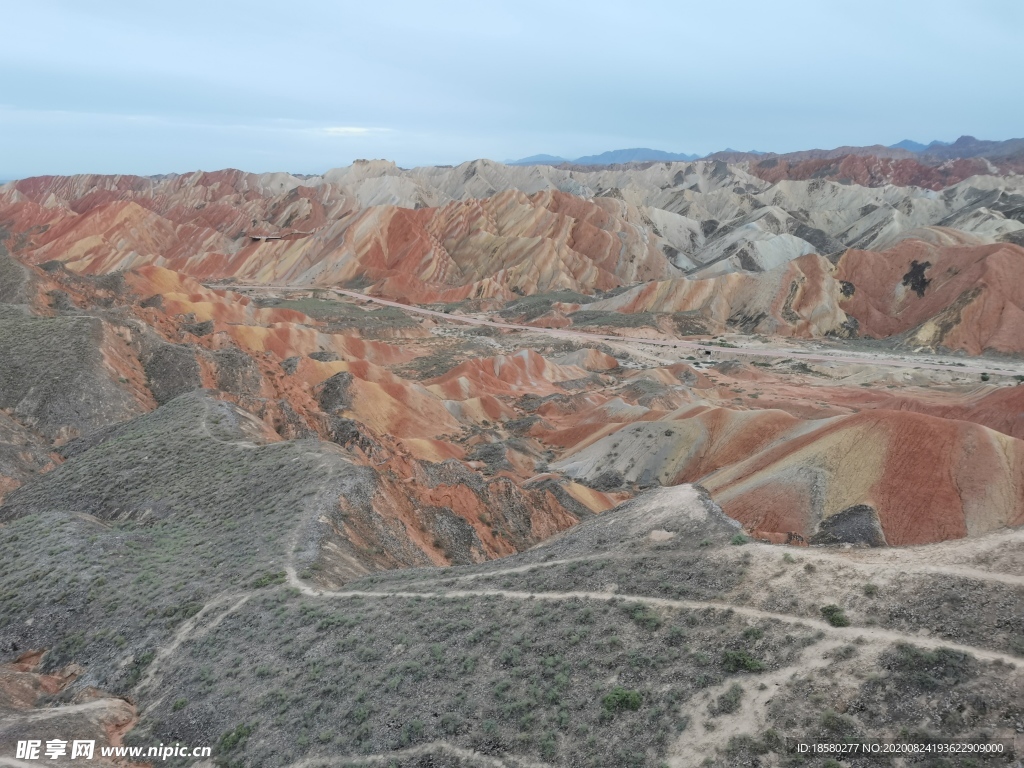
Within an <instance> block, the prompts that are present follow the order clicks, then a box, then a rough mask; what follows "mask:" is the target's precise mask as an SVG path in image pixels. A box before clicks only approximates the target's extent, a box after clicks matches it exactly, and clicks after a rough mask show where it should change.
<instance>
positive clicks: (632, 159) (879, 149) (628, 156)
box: [506, 136, 1024, 166]
mask: <svg viewBox="0 0 1024 768" xmlns="http://www.w3.org/2000/svg"><path fill="white" fill-rule="evenodd" d="M1022 151H1024V139H1008V140H1006V141H986V140H983V139H976V138H974V137H973V136H961V137H960V138H959V139H957V140H956V141H954V142H949V141H931V142H929V143H928V144H922V143H921V142H919V141H914V140H912V139H904V140H903V141H901V142H899V143H897V144H891V145H889V146H888V147H886V146H882V145H875V146H870V147H839V148H837V149H832V150H820V149H812V150H805V151H802V152H790V153H786V154H782V155H776V154H775V153H772V152H759V151H757V150H753V149H752V150H748V151H746V152H743V151H738V150H734V149H723V150H721V151H719V152H713V153H712V154H710V155H696V154H686V153H685V152H665V151H663V150H660V149H650V148H647V147H637V148H633V149H613V150H611V151H609V152H602V153H601V154H599V155H585V156H583V157H577V158H576V159H571V158H566V157H561V156H558V155H545V154H541V155H531V156H530V157H524V158H522V159H520V160H507V161H506V165H553V166H557V165H601V166H603V165H622V164H626V163H650V162H690V161H693V160H724V161H725V162H741V161H744V160H751V161H753V160H755V159H759V158H768V157H782V158H792V159H794V160H796V159H800V160H806V159H823V158H836V157H842V156H846V155H873V156H876V157H892V158H898V157H904V158H908V157H910V156H911V155H918V156H920V157H921V158H922V162H934V163H939V162H942V161H944V160H951V159H955V158H972V157H992V158H994V157H1009V156H1011V155H1016V154H1018V153H1020V152H1022ZM906 153H910V154H909V155H908V154H906Z"/></svg>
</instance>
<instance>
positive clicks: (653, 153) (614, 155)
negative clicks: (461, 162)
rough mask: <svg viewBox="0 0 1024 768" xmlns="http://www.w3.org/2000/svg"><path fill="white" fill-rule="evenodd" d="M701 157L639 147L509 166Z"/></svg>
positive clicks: (548, 157)
mask: <svg viewBox="0 0 1024 768" xmlns="http://www.w3.org/2000/svg"><path fill="white" fill-rule="evenodd" d="M700 158H701V155H688V154H686V153H684V152H665V151H663V150H660V149H647V148H646V147H637V148H634V149H613V150H611V151H609V152H602V153H601V154H600V155H586V156H584V157H577V158H576V159H575V160H570V159H569V158H565V157H557V156H555V155H533V156H531V157H524V158H522V159H521V160H510V161H508V163H507V165H561V164H563V163H568V164H570V165H618V164H621V163H648V162H668V163H688V162H690V161H691V160H699V159H700Z"/></svg>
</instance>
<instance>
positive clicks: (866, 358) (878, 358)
mask: <svg viewBox="0 0 1024 768" xmlns="http://www.w3.org/2000/svg"><path fill="white" fill-rule="evenodd" d="M206 287H208V288H212V289H216V290H230V291H245V290H265V291H280V292H285V291H301V292H308V291H328V292H330V293H334V294H337V295H339V296H346V297H348V298H350V299H356V300H358V301H368V302H373V303H375V304H380V305H382V306H385V307H393V308H395V309H400V310H402V311H404V312H412V313H414V314H418V315H426V316H428V317H435V318H439V319H442V320H445V321H447V322H452V323H465V324H467V325H482V326H487V327H489V328H500V329H504V330H508V331H529V332H531V333H539V334H541V335H544V336H552V337H555V338H561V339H566V338H570V339H571V338H575V339H580V340H583V341H589V342H609V341H611V342H620V343H626V344H649V345H652V346H656V347H668V348H672V349H682V350H691V351H693V350H696V351H701V352H712V353H714V352H719V353H722V352H724V353H727V354H730V355H745V356H748V357H769V358H793V359H798V360H810V361H813V362H819V363H853V364H856V365H877V366H883V367H887V368H927V369H929V370H935V371H950V372H953V373H978V374H980V373H999V374H1002V375H1013V374H1016V373H1021V372H1022V371H1024V366H1016V367H1007V366H1006V364H1005V362H996V361H986V362H988V365H986V366H985V367H979V366H976V365H966V364H957V365H954V364H946V363H936V362H929V361H926V360H917V359H909V360H908V359H906V358H908V357H910V358H912V357H913V355H912V354H911V353H906V354H904V355H903V356H902V359H901V358H900V357H895V356H888V355H880V354H878V353H873V354H872V353H864V354H863V355H851V354H845V355H829V354H823V353H814V352H799V351H796V350H792V349H779V348H777V347H764V348H757V349H748V348H744V347H721V346H719V345H717V344H702V343H701V342H699V341H683V340H680V339H648V338H644V337H642V336H624V335H605V334H598V333H587V332H586V331H575V330H572V329H569V328H546V327H544V326H536V325H518V324H516V323H502V322H499V321H496V320H486V319H484V318H481V317H472V316H469V315H450V314H447V313H445V312H440V311H438V310H435V309H426V308H424V307H417V306H415V305H412V304H403V303H402V302H399V301H391V300H390V299H382V298H379V297H377V296H370V295H368V294H365V293H359V292H358V291H349V290H345V289H343V288H331V287H327V286H320V285H305V286H296V285H261V284H258V283H247V284H231V285H218V284H215V283H211V284H208V285H207V286H206Z"/></svg>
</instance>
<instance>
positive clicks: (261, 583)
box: [252, 571, 286, 589]
mask: <svg viewBox="0 0 1024 768" xmlns="http://www.w3.org/2000/svg"><path fill="white" fill-rule="evenodd" d="M285 578H286V576H285V572H284V571H277V572H276V573H265V574H263V575H262V576H260V577H259V578H258V579H256V580H255V581H254V582H253V583H252V586H253V589H261V588H263V587H270V586H273V585H275V584H284V581H285Z"/></svg>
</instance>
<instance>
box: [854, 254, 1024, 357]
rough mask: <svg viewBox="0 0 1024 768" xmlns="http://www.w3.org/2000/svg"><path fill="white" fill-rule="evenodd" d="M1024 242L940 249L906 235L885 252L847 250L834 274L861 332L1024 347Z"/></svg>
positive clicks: (916, 340) (957, 345)
mask: <svg viewBox="0 0 1024 768" xmlns="http://www.w3.org/2000/svg"><path fill="white" fill-rule="evenodd" d="M1022 275H1024V248H1022V247H1021V246H1018V245H1012V244H1009V243H997V244H994V245H980V246H951V247H938V246H934V245H930V244H928V243H926V242H924V241H921V240H906V241H904V242H901V243H900V244H899V245H897V246H896V247H894V248H891V249H890V250H888V251H883V252H881V253H875V252H872V251H857V250H850V251H847V252H846V253H845V254H844V255H843V257H842V258H841V259H840V260H839V263H838V265H837V267H836V273H835V276H836V279H838V280H842V281H845V282H846V283H848V284H849V286H850V288H848V289H847V292H848V293H850V292H852V295H850V296H849V298H846V299H845V300H844V301H843V304H842V306H843V309H844V310H845V311H846V312H847V313H848V314H850V315H852V316H853V317H855V318H857V321H858V323H859V325H860V333H861V334H862V335H867V336H873V337H876V338H879V337H886V336H894V335H897V334H902V333H906V334H908V343H909V344H912V345H916V346H926V347H946V348H948V349H962V350H964V351H965V352H967V353H968V354H971V355H977V354H981V353H982V352H983V351H985V350H995V351H999V352H1022V351H1024V279H1022Z"/></svg>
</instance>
